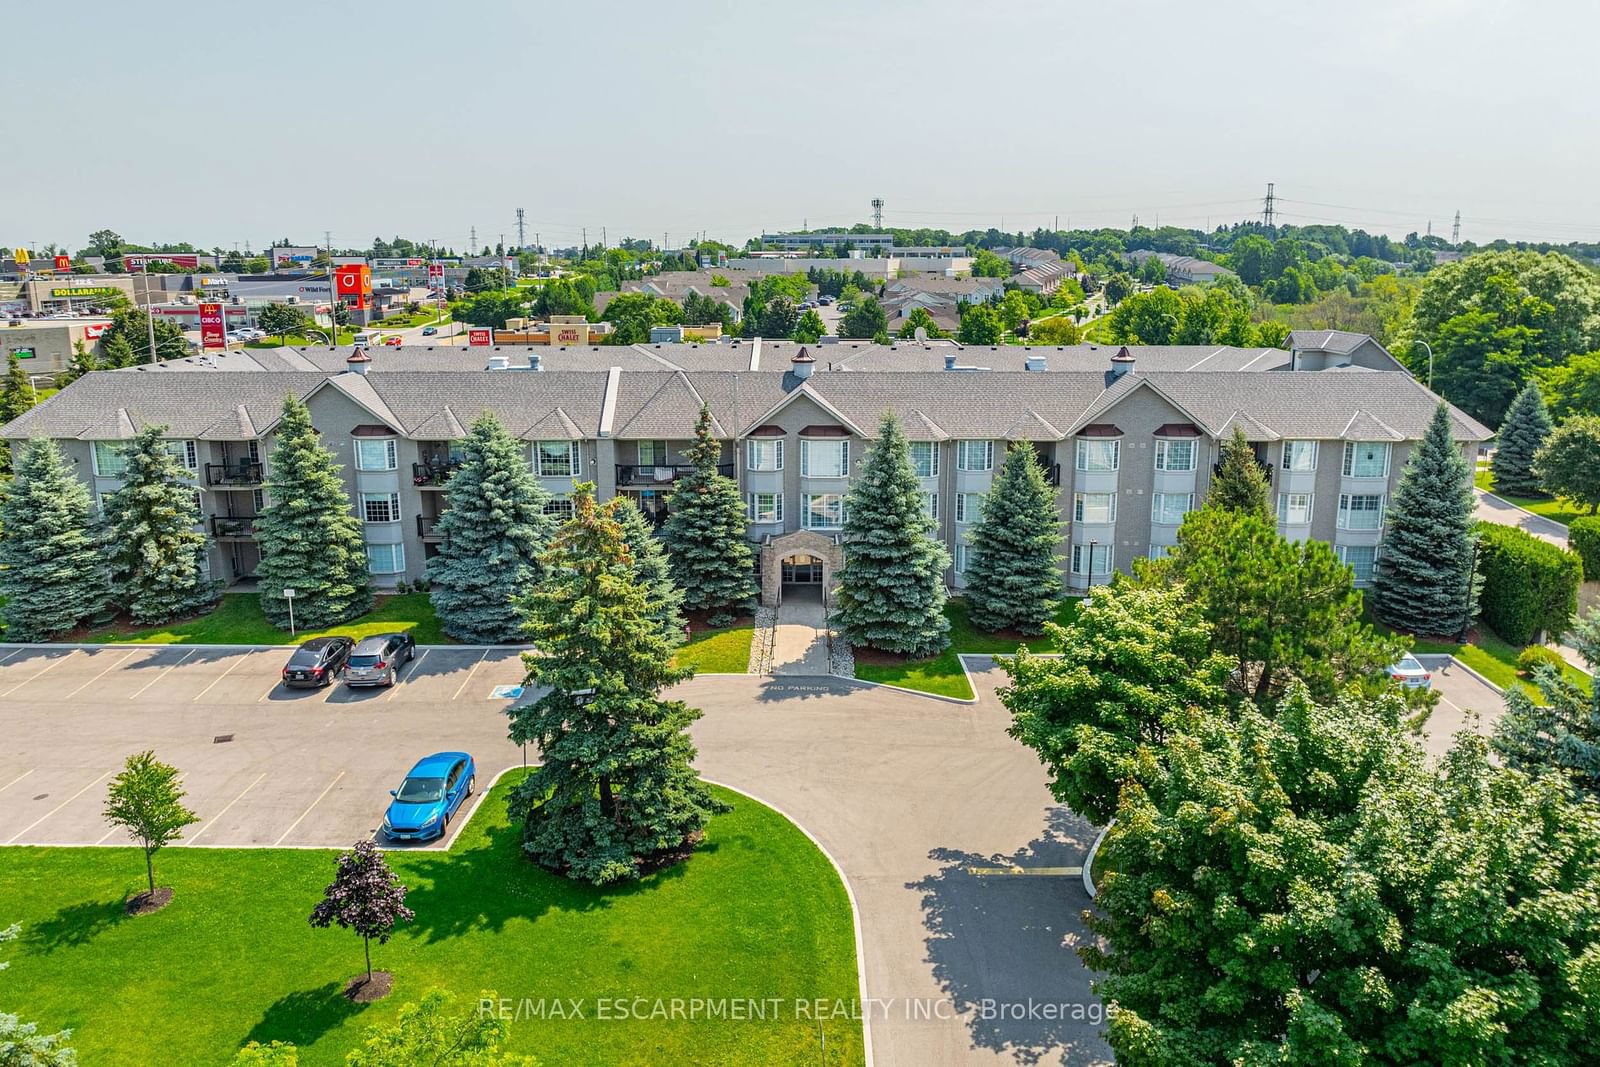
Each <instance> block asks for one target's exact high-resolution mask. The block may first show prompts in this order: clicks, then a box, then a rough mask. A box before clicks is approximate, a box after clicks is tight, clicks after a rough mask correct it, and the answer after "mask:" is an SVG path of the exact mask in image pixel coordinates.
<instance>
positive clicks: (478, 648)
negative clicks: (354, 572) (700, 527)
mask: <svg viewBox="0 0 1600 1067" xmlns="http://www.w3.org/2000/svg"><path fill="white" fill-rule="evenodd" d="M299 647H300V646H299V645H237V644H235V645H213V644H202V643H200V642H196V641H99V642H76V641H0V649H6V648H13V649H19V650H20V649H27V648H43V649H51V648H66V649H76V648H81V649H83V650H84V651H86V652H87V651H93V650H94V649H97V648H148V649H154V650H158V651H159V650H160V649H164V648H247V649H252V650H255V649H260V650H262V651H265V650H267V649H273V648H283V649H295V648H299ZM417 647H418V648H425V649H430V650H431V649H436V648H437V649H455V650H456V651H458V652H493V651H495V650H496V649H504V650H505V651H507V652H532V651H534V647H533V646H532V645H418V646H417Z"/></svg>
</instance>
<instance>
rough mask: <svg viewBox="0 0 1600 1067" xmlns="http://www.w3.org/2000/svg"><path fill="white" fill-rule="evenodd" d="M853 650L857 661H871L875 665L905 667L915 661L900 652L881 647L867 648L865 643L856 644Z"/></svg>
mask: <svg viewBox="0 0 1600 1067" xmlns="http://www.w3.org/2000/svg"><path fill="white" fill-rule="evenodd" d="M851 652H852V653H853V654H854V655H855V657H856V662H857V663H869V664H872V665H873V666H875V667H904V666H905V665H906V664H907V663H911V662H913V661H912V660H909V659H906V657H904V656H902V655H901V654H900V653H898V652H885V651H884V650H883V649H881V648H867V647H866V646H864V645H856V646H854V647H853V648H852V649H851Z"/></svg>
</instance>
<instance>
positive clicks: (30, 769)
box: [0, 767, 38, 793]
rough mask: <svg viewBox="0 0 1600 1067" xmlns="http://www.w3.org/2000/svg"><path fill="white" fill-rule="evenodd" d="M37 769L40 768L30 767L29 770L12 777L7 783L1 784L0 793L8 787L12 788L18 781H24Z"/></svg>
mask: <svg viewBox="0 0 1600 1067" xmlns="http://www.w3.org/2000/svg"><path fill="white" fill-rule="evenodd" d="M36 770H38V768H37V767H29V768H28V769H27V770H25V771H23V772H22V773H21V774H19V775H17V776H16V777H15V778H13V779H11V781H9V782H7V783H6V784H5V785H0V793H4V792H5V791H6V790H7V789H10V788H11V787H12V786H14V785H16V784H17V783H18V782H20V781H22V780H23V779H24V778H26V777H28V775H30V774H32V773H33V772H34V771H36Z"/></svg>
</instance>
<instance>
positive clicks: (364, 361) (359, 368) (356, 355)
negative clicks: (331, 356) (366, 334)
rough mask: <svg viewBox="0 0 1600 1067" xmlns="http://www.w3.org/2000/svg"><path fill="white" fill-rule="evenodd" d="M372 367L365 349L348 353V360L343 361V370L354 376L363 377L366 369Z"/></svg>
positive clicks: (370, 359)
mask: <svg viewBox="0 0 1600 1067" xmlns="http://www.w3.org/2000/svg"><path fill="white" fill-rule="evenodd" d="M371 366H372V357H371V356H369V355H367V350H366V349H365V348H359V347H358V348H357V349H356V350H355V351H354V352H352V353H350V358H349V359H347V360H345V361H344V369H345V370H347V371H351V372H353V373H355V374H361V375H365V374H366V373H367V368H368V367H371Z"/></svg>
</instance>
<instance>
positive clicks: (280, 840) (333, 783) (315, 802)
mask: <svg viewBox="0 0 1600 1067" xmlns="http://www.w3.org/2000/svg"><path fill="white" fill-rule="evenodd" d="M343 777H344V772H343V771H340V772H339V773H338V774H337V775H335V776H334V779H333V781H331V782H329V783H328V788H326V789H324V790H323V791H322V792H321V793H319V794H317V799H315V800H313V801H312V802H311V808H314V807H316V806H317V805H318V804H321V803H322V798H323V797H325V796H327V795H328V794H329V793H331V792H333V787H334V786H336V785H338V784H339V779H340V778H343ZM311 808H307V809H306V810H305V811H302V812H301V813H300V818H298V819H296V820H295V821H294V822H292V823H290V824H289V828H288V829H287V830H285V831H284V832H283V833H282V834H281V835H279V837H278V839H277V840H276V841H274V842H273V843H272V844H273V846H274V847H276V846H278V845H281V844H283V839H284V838H285V837H288V836H289V835H290V834H292V833H294V828H295V827H296V826H299V825H300V823H301V822H303V821H304V820H305V817H306V816H307V815H310V814H311Z"/></svg>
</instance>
